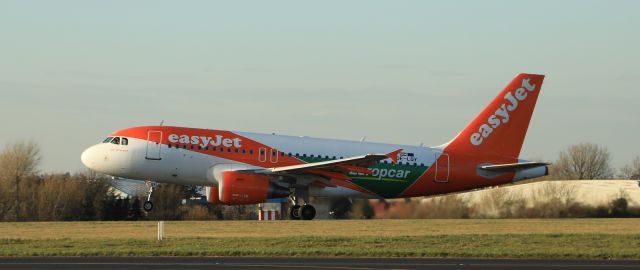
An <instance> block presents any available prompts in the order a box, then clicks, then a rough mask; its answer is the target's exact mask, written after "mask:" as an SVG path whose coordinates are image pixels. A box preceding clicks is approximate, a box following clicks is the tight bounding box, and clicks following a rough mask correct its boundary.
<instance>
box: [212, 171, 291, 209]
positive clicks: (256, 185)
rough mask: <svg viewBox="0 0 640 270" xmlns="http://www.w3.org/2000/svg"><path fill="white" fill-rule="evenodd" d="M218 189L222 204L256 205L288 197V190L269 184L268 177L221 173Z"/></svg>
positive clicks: (232, 172) (231, 172)
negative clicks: (272, 199) (268, 200)
mask: <svg viewBox="0 0 640 270" xmlns="http://www.w3.org/2000/svg"><path fill="white" fill-rule="evenodd" d="M219 189H220V190H219V199H220V201H221V202H222V203H224V204H256V203H263V202H265V201H267V199H270V198H282V197H287V196H289V189H287V188H284V187H281V186H278V185H276V184H275V183H271V181H269V177H268V176H264V175H257V174H250V173H242V172H235V171H228V172H224V173H223V175H222V181H220V183H219Z"/></svg>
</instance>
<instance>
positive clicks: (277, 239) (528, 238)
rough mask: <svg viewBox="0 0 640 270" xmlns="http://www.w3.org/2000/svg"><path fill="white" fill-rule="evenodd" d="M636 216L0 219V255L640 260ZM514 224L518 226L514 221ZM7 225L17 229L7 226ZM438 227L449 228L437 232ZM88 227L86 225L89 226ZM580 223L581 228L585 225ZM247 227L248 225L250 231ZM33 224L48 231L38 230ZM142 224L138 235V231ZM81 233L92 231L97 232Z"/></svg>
mask: <svg viewBox="0 0 640 270" xmlns="http://www.w3.org/2000/svg"><path fill="white" fill-rule="evenodd" d="M460 222H462V224H465V225H467V226H468V227H469V228H480V227H482V228H485V227H488V228H485V230H486V231H491V232H490V233H487V232H475V233H474V232H473V231H472V230H473V229H471V231H465V232H466V233H460V232H461V231H463V230H462V227H459V226H458V227H456V226H453V225H454V224H459V223H460ZM601 223H602V224H606V225H607V226H611V227H614V228H616V229H615V230H611V229H610V228H611V227H609V229H600V232H595V233H594V232H593V230H592V228H593V227H597V226H601V225H602V224H601ZM637 223H638V220H629V219H627V220H622V219H621V220H604V219H603V220H548V221H547V220H465V221H458V220H432V221H429V220H405V221H398V220H395V221H384V220H383V221H380V220H369V221H317V222H316V221H314V222H304V221H298V222H293V221H287V222H272V223H268V225H264V226H267V227H260V226H262V225H260V224H265V223H257V222H253V221H232V222H227V221H213V222H167V225H166V233H167V238H166V239H165V240H163V241H157V240H155V239H154V238H155V230H154V229H155V228H154V227H153V225H154V223H152V222H104V223H102V222H57V223H10V224H7V223H4V224H0V233H3V235H4V237H2V236H0V256H358V257H478V258H479V257H482V258H505V257H506V258H586V259H605V258H606V259H640V233H638V232H637V231H636V230H637V228H635V227H633V226H631V227H628V229H626V230H625V229H624V228H625V227H627V226H630V225H637ZM367 224H369V226H366V225H367ZM416 224H419V225H420V226H417V225H416ZM514 224H518V225H520V226H511V225H514ZM357 225H365V226H366V227H361V226H357ZM384 225H396V227H395V228H394V230H393V233H391V231H387V232H384V233H379V232H377V231H376V229H382V228H384V227H386V226H384ZM447 225H449V229H447ZM507 225H508V226H507ZM527 225H528V226H530V227H527ZM543 225H546V226H547V228H546V229H544V230H542V229H541V228H540V226H543ZM3 226H5V228H10V229H11V230H3ZM272 226H275V227H272ZM403 226H409V227H411V228H423V227H424V228H425V229H423V230H422V231H406V230H403V228H405V227H403ZM433 226H436V227H439V226H444V227H440V230H439V231H434V230H432V229H433ZM616 226H617V227H616ZM534 227H537V228H534ZM70 228H72V229H70ZM82 228H84V229H85V230H84V231H83V230H82ZM109 228H111V229H114V228H115V229H116V230H110V229H109ZM117 228H121V229H122V228H130V231H132V234H131V235H127V236H126V237H122V235H121V233H119V232H120V230H118V229H117ZM178 228H181V230H182V231H180V230H178ZM216 228H217V232H216ZM289 228H299V229H301V228H306V229H308V230H309V233H303V231H296V232H297V233H291V230H289ZM579 228H583V229H582V231H581V230H580V229H579ZM260 229H266V230H265V231H268V232H269V233H255V231H256V230H260ZM276 229H277V230H276ZM47 230H48V231H47ZM243 230H246V231H245V232H247V233H246V234H245V235H243ZM35 231H41V232H43V231H44V232H45V233H44V234H38V235H36V234H34V232H35ZM63 231H65V232H69V231H70V232H71V234H73V237H67V235H66V234H62V232H63ZM136 231H138V233H139V234H137V235H136V234H135V232H136ZM528 231H529V232H528ZM6 232H10V233H11V235H6V234H5V233H6ZM83 232H91V234H88V233H83ZM142 232H144V233H142ZM249 232H254V233H249ZM330 232H334V233H333V234H331V233H330ZM57 233H61V234H60V235H58V234H57ZM350 233H351V234H350ZM238 235H241V236H238ZM60 236H62V237H60Z"/></svg>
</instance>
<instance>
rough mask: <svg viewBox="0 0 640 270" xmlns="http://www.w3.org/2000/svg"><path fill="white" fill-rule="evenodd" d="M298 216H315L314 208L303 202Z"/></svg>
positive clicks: (305, 218)
mask: <svg viewBox="0 0 640 270" xmlns="http://www.w3.org/2000/svg"><path fill="white" fill-rule="evenodd" d="M300 217H301V218H302V219H304V220H312V219H313V218H314V217H316V209H315V208H313V206H312V205H310V204H305V205H303V206H302V207H301V208H300Z"/></svg>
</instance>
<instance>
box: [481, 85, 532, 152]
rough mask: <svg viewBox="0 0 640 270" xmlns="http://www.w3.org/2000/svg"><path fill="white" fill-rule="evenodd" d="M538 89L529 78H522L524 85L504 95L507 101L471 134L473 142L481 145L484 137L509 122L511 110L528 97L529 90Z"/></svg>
mask: <svg viewBox="0 0 640 270" xmlns="http://www.w3.org/2000/svg"><path fill="white" fill-rule="evenodd" d="M535 90H536V86H535V85H531V84H530V83H529V79H522V85H521V87H519V88H518V89H516V90H515V91H509V92H507V94H505V95H504V99H505V102H504V103H502V105H501V106H500V107H499V108H498V109H497V110H496V111H495V113H493V114H492V115H490V116H489V118H487V123H484V124H482V125H480V128H478V132H475V133H473V134H471V137H470V138H469V139H470V140H471V144H473V145H481V144H482V142H483V141H484V139H486V138H488V137H489V136H490V135H491V133H492V132H493V130H494V129H496V128H498V127H500V125H502V124H507V123H509V112H512V111H515V110H516V109H518V104H519V103H520V102H523V101H524V100H525V99H527V96H528V92H533V91H535Z"/></svg>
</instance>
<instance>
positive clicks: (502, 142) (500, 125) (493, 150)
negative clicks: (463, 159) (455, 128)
mask: <svg viewBox="0 0 640 270" xmlns="http://www.w3.org/2000/svg"><path fill="white" fill-rule="evenodd" d="M543 80H544V75H536V74H526V73H521V74H518V75H517V76H516V77H515V78H514V79H513V80H512V81H511V83H509V85H507V87H505V88H504V89H503V90H502V91H501V92H500V94H498V96H497V97H496V98H494V99H493V101H491V103H489V106H487V107H486V108H485V109H484V110H482V112H480V114H479V115H478V116H476V117H475V119H473V121H471V123H469V125H467V127H465V128H464V129H463V130H462V131H461V132H460V133H459V134H458V135H457V136H456V137H455V138H454V139H453V140H452V141H451V142H449V143H448V144H447V145H446V146H445V147H446V149H447V151H450V152H456V153H464V154H468V155H483V156H486V155H489V156H501V157H509V158H516V159H517V158H518V156H519V155H520V150H521V148H522V143H523V142H524V137H525V135H526V133H527V129H528V127H529V122H530V120H531V115H532V114H533V109H534V108H535V105H536V101H537V99H538V94H539V93H540V88H541V87H542V81H543Z"/></svg>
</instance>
